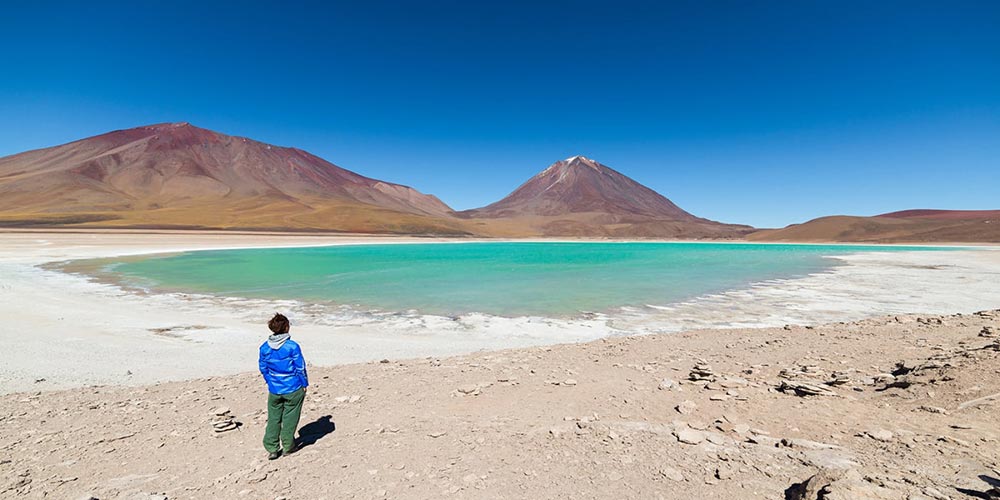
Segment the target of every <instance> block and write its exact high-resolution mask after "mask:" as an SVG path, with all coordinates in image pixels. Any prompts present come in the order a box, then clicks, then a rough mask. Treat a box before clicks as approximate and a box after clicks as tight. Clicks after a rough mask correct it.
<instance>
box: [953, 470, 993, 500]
mask: <svg viewBox="0 0 1000 500" xmlns="http://www.w3.org/2000/svg"><path fill="white" fill-rule="evenodd" d="M979 479H980V480H982V481H983V482H984V483H986V485H987V486H988V489H987V490H986V491H976V490H970V489H967V488H955V489H956V490H958V492H959V493H962V494H964V495H966V496H970V497H973V498H985V499H991V498H997V497H996V496H994V493H993V492H994V491H996V490H995V488H1000V479H997V478H995V477H990V476H987V475H986V474H982V475H980V476H979Z"/></svg>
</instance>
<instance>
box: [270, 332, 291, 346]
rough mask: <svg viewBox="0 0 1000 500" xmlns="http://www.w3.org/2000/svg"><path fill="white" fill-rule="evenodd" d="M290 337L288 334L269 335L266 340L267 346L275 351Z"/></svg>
mask: <svg viewBox="0 0 1000 500" xmlns="http://www.w3.org/2000/svg"><path fill="white" fill-rule="evenodd" d="M291 337H292V335H291V334H289V333H277V334H274V335H271V336H270V337H268V338H267V346H268V347H270V348H271V349H275V350H277V349H280V348H281V346H282V345H283V344H284V343H285V341H287V340H288V339H289V338H291Z"/></svg>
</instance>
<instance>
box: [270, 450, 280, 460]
mask: <svg viewBox="0 0 1000 500" xmlns="http://www.w3.org/2000/svg"><path fill="white" fill-rule="evenodd" d="M280 456H281V450H278V451H272V452H271V453H270V454H269V455H268V456H267V459H268V460H275V459H277V458H278V457H280Z"/></svg>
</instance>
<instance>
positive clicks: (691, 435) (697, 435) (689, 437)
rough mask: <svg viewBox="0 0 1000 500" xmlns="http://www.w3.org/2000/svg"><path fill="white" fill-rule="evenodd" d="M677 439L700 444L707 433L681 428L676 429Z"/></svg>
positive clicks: (686, 442) (685, 442)
mask: <svg viewBox="0 0 1000 500" xmlns="http://www.w3.org/2000/svg"><path fill="white" fill-rule="evenodd" d="M674 436H676V437H677V440H678V441H680V442H682V443H684V444H700V443H701V442H702V441H704V440H705V434H704V433H703V432H701V431H696V430H694V429H680V430H676V431H674Z"/></svg>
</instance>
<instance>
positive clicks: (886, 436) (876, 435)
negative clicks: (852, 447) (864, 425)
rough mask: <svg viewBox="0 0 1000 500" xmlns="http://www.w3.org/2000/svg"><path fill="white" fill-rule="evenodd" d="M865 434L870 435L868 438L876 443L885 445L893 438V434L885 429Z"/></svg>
mask: <svg viewBox="0 0 1000 500" xmlns="http://www.w3.org/2000/svg"><path fill="white" fill-rule="evenodd" d="M865 434H868V437H870V438H872V439H874V440H876V441H882V442H883V443H887V442H889V441H892V438H893V434H892V432H889V431H887V430H885V429H875V430H874V431H868V432H866V433H865Z"/></svg>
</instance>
